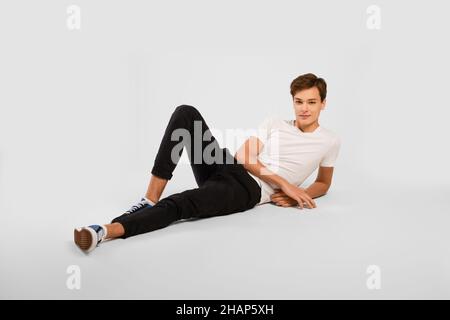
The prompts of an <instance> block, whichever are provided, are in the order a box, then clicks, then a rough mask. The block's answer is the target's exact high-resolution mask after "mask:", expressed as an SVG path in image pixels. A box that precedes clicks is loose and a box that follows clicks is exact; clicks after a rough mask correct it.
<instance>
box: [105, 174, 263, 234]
mask: <svg viewBox="0 0 450 320" xmlns="http://www.w3.org/2000/svg"><path fill="white" fill-rule="evenodd" d="M237 174H244V173H236V172H235V173H229V172H228V171H227V170H224V171H221V172H217V173H215V174H213V175H212V176H211V177H210V178H209V179H208V180H207V181H205V182H204V183H203V185H202V186H201V187H199V188H195V189H190V190H186V191H183V192H180V193H176V194H172V195H170V196H168V197H166V198H164V199H162V200H160V201H159V202H158V203H157V204H156V205H155V206H153V207H147V208H144V209H142V210H140V211H139V212H137V213H133V214H130V215H121V216H119V217H117V218H115V219H114V220H113V221H112V224H111V226H113V227H114V228H115V230H116V233H114V236H116V237H121V238H128V237H131V236H135V235H138V234H142V233H146V232H150V231H153V230H157V229H161V228H164V227H167V226H168V225H170V224H171V223H173V222H175V221H177V220H181V219H188V218H207V217H213V216H221V215H226V214H230V213H236V212H241V211H245V210H248V209H251V208H253V207H254V206H255V205H256V203H257V202H258V201H259V198H260V191H259V186H258V185H257V184H256V182H255V183H253V182H251V181H250V180H249V179H252V178H251V177H247V178H245V179H247V180H246V181H249V182H248V183H247V182H244V183H243V180H242V179H243V178H242V176H241V177H237ZM122 228H123V229H122ZM108 234H109V231H108ZM111 237H112V236H111ZM108 238H109V235H108Z"/></svg>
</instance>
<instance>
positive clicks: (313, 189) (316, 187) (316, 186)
mask: <svg viewBox="0 0 450 320" xmlns="http://www.w3.org/2000/svg"><path fill="white" fill-rule="evenodd" d="M333 169H334V167H319V173H318V174H317V178H316V181H314V183H312V184H311V185H310V186H309V187H308V188H306V189H305V190H306V192H307V193H308V194H309V195H310V196H311V198H317V197H320V196H323V195H325V194H326V193H327V191H328V189H329V188H330V186H331V180H332V178H333Z"/></svg>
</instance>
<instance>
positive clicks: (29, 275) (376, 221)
mask: <svg viewBox="0 0 450 320" xmlns="http://www.w3.org/2000/svg"><path fill="white" fill-rule="evenodd" d="M71 4H75V5H78V6H80V8H81V30H78V31H77V30H75V31H71V30H68V28H67V27H66V19H67V13H66V8H67V7H68V6H69V5H71ZM372 4H375V5H378V6H379V7H380V8H381V29H380V30H369V29H368V28H367V27H366V20H367V18H368V14H367V13H366V9H367V7H368V6H369V5H372ZM449 12H450V6H449V5H448V2H446V1H420V2H419V1H417V2H411V1H298V0H296V1H260V0H259V1H255V0H252V1H236V0H232V1H206V0H204V1H197V0H195V1H192V0H190V1H117V2H114V3H112V2H111V1H82V0H75V1H70V2H69V1H59V0H58V1H57V0H54V1H17V0H15V1H2V2H1V4H0V39H1V49H0V88H1V90H0V108H1V109H0V110H1V114H0V212H1V226H2V231H1V232H0V261H1V264H0V297H1V298H62V299H78V298H138V299H140V298H148V299H188V298H190V299H216V298H225V299H228V298H234V299H279V298H286V299H314V298H325V299H332V298H342V299H349V298H357V299H380V298H387V299H392V298H409V299H411V298H425V299H428V298H439V299H441V298H446V299H448V298H449V297H450V272H449V270H450V256H449V254H450V249H449V247H448V243H449V240H450V239H449V235H448V227H449V223H450V218H449V216H448V213H449V204H450V201H449V191H450V186H449V182H448V181H449V170H450V169H449V166H448V163H449V159H450V153H449V151H448V142H447V137H448V136H449V133H450V129H449V125H448V119H447V118H448V116H449V114H450V112H449V109H448V107H449V105H448V98H447V97H446V93H447V86H448V74H449V72H450V68H449V62H448V57H449V56H450V52H449V51H450V50H449V48H450V47H449V45H448V41H447V38H448V30H449V29H450V23H449V22H448V15H449ZM306 72H314V73H316V74H317V75H319V76H322V77H324V78H325V79H326V80H327V82H328V86H329V95H328V106H327V109H326V110H325V111H324V112H323V113H322V116H321V118H320V124H321V125H322V126H324V127H327V128H329V129H331V130H334V131H335V132H337V133H339V134H340V135H341V138H342V147H341V153H340V156H339V159H338V162H337V164H336V168H335V175H334V181H333V186H332V187H331V189H330V191H329V193H328V195H326V196H325V197H321V198H319V199H317V201H316V202H317V205H318V207H317V208H316V209H314V210H303V211H301V210H299V209H296V208H279V207H277V206H274V205H271V204H266V205H263V206H260V207H257V208H255V209H252V210H249V211H246V212H243V213H239V214H235V215H230V216H224V217H216V218H211V219H204V220H201V221H194V222H181V223H176V224H174V225H172V226H169V227H168V228H165V229H162V230H158V231H155V232H152V233H149V234H146V235H142V236H139V237H135V238H131V239H129V240H127V241H123V240H117V241H111V242H109V243H105V244H103V245H102V246H101V247H100V248H98V249H97V250H95V251H94V252H93V253H92V254H91V255H88V256H86V255H84V254H83V253H81V252H80V251H79V250H78V249H77V248H76V247H75V246H74V245H73V242H72V232H73V228H74V227H77V226H81V225H87V224H92V223H106V222H108V221H110V220H111V219H112V218H113V217H115V216H117V215H119V214H121V213H122V212H123V211H124V210H126V209H128V208H129V207H130V206H131V204H133V203H134V202H135V201H136V200H138V199H139V198H140V196H142V195H143V194H144V192H145V190H146V187H147V183H148V180H149V177H150V176H149V172H150V169H151V167H152V165H153V160H154V156H155V154H156V151H157V148H158V145H159V142H160V139H161V137H162V133H163V130H164V128H165V126H166V124H167V122H168V119H169V117H170V114H171V112H172V111H173V109H174V107H176V106H177V105H180V104H191V105H194V106H196V107H197V108H198V109H199V110H200V111H201V112H202V114H203V115H204V117H205V119H206V120H207V122H208V123H209V125H210V127H211V128H212V129H213V130H215V129H217V130H218V131H224V130H230V129H248V128H255V126H257V124H258V123H259V122H260V121H261V120H262V119H263V118H264V117H265V116H267V115H269V114H273V115H278V116H281V117H285V118H286V119H290V118H293V116H294V115H293V110H292V103H291V97H290V95H289V84H290V82H291V81H292V79H294V78H295V77H296V76H298V75H300V74H302V73H306ZM218 139H219V141H221V139H220V137H218ZM243 139H244V137H240V139H237V141H223V140H222V141H221V144H222V145H226V146H227V147H229V149H230V150H232V151H234V150H235V149H236V146H237V145H238V144H239V142H241V141H243ZM184 159H186V158H184ZM312 178H314V177H312ZM312 178H311V179H309V182H311V181H312ZM194 187H196V185H195V180H194V178H193V176H192V172H191V171H190V167H189V166H188V165H187V163H186V162H185V161H182V162H181V163H180V164H179V166H178V167H177V168H176V170H175V172H174V178H173V179H172V180H171V182H170V183H169V184H168V187H167V188H166V190H165V192H164V195H163V196H166V195H169V194H172V193H175V192H180V191H183V190H185V189H187V188H194ZM69 265H78V266H80V268H81V289H80V290H69V289H68V288H67V287H66V279H67V277H68V274H67V273H66V268H67V267H68V266H69ZM369 265H378V266H379V267H380V268H381V289H380V290H369V289H368V288H367V286H366V280H367V278H368V277H369V275H368V274H367V273H366V269H367V267H368V266H369Z"/></svg>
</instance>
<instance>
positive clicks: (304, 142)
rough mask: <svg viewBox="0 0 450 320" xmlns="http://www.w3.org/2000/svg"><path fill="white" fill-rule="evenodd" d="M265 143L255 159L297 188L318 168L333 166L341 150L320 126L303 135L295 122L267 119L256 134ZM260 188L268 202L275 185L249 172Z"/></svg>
mask: <svg viewBox="0 0 450 320" xmlns="http://www.w3.org/2000/svg"><path fill="white" fill-rule="evenodd" d="M256 136H257V137H258V139H260V140H261V141H262V143H263V144H264V147H263V149H262V150H261V153H260V154H259V156H258V160H259V161H260V162H261V163H262V164H264V165H265V166H266V167H267V168H268V169H269V170H271V171H272V172H273V173H275V174H277V175H279V176H281V177H283V178H284V179H286V180H287V181H289V183H292V184H295V185H297V186H300V185H301V184H302V183H303V182H304V181H305V180H306V178H308V177H309V176H310V175H311V174H312V173H313V172H314V171H315V170H316V169H317V168H318V167H319V166H322V167H333V166H334V164H335V161H336V158H337V156H338V153H339V149H340V138H339V136H337V135H336V134H335V133H334V132H332V131H330V130H328V129H325V128H324V127H322V126H320V125H319V127H317V128H316V129H315V130H314V131H313V132H303V131H301V130H300V129H299V128H297V126H295V123H294V120H283V119H279V118H277V117H271V116H269V117H266V118H265V119H264V121H263V122H262V123H261V124H260V125H259V126H258V130H257V133H256ZM248 173H249V174H250V176H251V177H253V178H254V179H255V180H256V182H258V184H259V185H260V187H261V200H260V202H259V203H258V205H259V204H263V203H266V202H270V201H271V200H270V196H271V195H272V194H273V193H274V189H279V187H278V186H276V185H273V186H272V184H268V183H267V182H265V181H264V180H262V179H259V178H258V177H256V176H254V175H253V174H251V173H250V172H248Z"/></svg>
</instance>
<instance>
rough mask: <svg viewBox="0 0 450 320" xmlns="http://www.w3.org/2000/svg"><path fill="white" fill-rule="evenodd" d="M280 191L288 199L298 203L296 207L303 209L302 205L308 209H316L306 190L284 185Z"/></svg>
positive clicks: (287, 184)
mask: <svg viewBox="0 0 450 320" xmlns="http://www.w3.org/2000/svg"><path fill="white" fill-rule="evenodd" d="M281 190H282V191H283V192H284V193H285V194H286V195H287V196H289V197H291V198H292V199H294V200H295V201H297V202H298V205H299V206H300V208H301V209H303V206H304V205H303V203H305V204H306V206H308V207H309V208H310V209H312V208H315V207H316V203H315V202H314V200H313V199H312V198H311V197H310V196H309V194H307V193H306V190H305V189H303V188H300V187H297V186H296V185H293V184H290V183H285V184H283V185H282V186H281Z"/></svg>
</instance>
